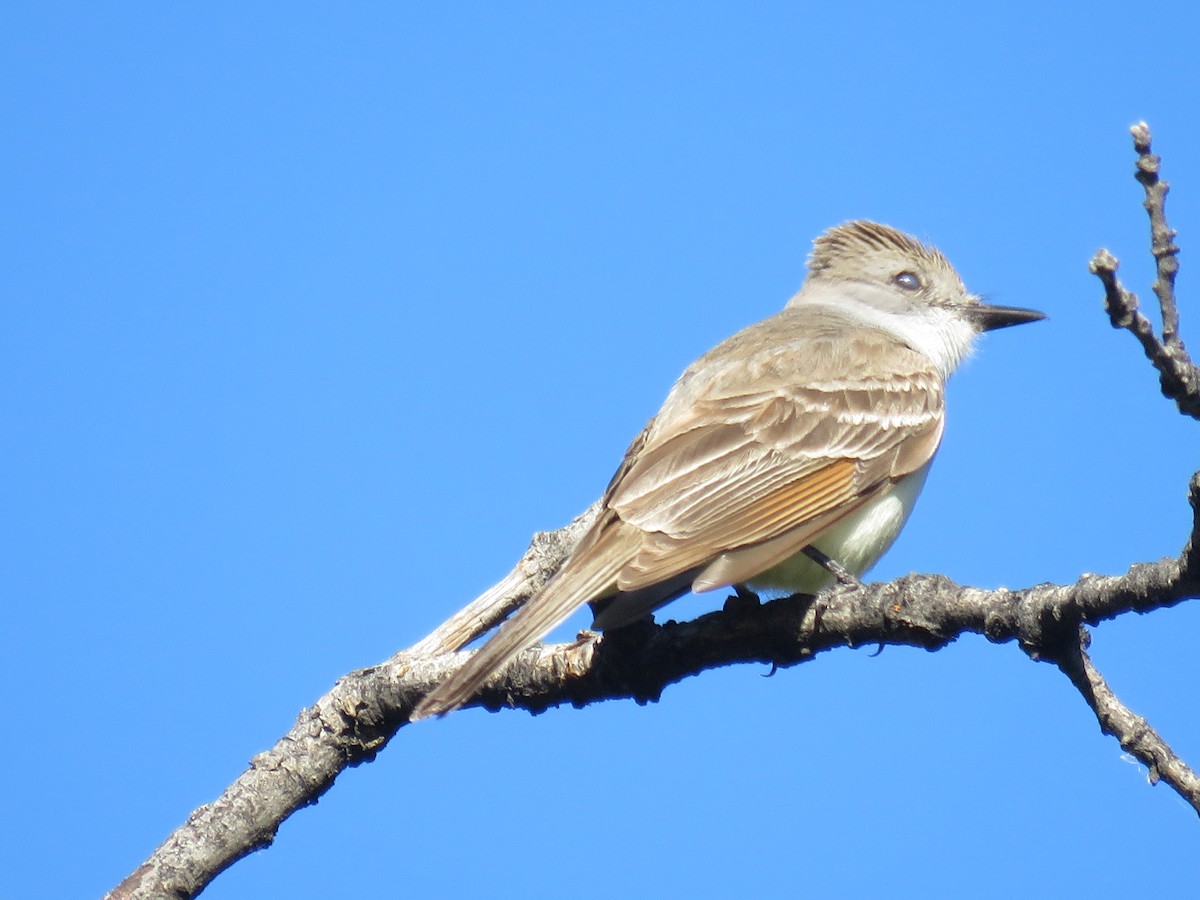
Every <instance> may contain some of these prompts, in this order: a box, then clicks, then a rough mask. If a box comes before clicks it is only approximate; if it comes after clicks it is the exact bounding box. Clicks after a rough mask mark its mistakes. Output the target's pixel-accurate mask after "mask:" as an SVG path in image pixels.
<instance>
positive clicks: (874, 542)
mask: <svg viewBox="0 0 1200 900" xmlns="http://www.w3.org/2000/svg"><path fill="white" fill-rule="evenodd" d="M807 270H808V271H807V275H806V277H805V279H804V281H803V283H802V285H801V287H800V290H799V291H798V292H797V293H796V294H795V295H794V296H793V297H792V298H791V299H790V300H789V301H788V303H787V304H786V306H785V307H784V308H783V309H782V310H781V311H780V312H778V313H776V314H775V315H772V316H769V317H768V318H766V319H763V320H762V321H760V322H757V323H755V324H752V325H750V326H748V327H747V328H745V329H743V330H741V331H739V332H738V333H736V334H734V335H733V336H732V337H730V338H728V339H726V340H724V341H722V342H721V343H720V344H718V345H717V346H716V347H714V348H713V349H712V350H710V351H709V352H707V353H705V354H704V355H703V356H701V357H700V358H699V359H697V360H696V361H695V362H694V363H692V364H691V365H690V366H688V368H687V369H686V370H685V371H684V373H683V374H682V375H681V376H680V378H679V379H678V381H676V382H675V385H674V386H673V387H672V388H671V390H670V392H669V393H668V395H667V398H666V400H665V401H664V403H663V405H662V408H661V409H660V410H659V412H658V413H657V414H656V415H655V416H654V417H653V418H652V419H651V420H650V422H649V424H648V425H647V426H646V427H645V428H644V429H643V430H642V432H641V433H640V434H639V435H638V436H637V437H636V438H635V439H634V440H633V442H632V443H631V444H630V445H629V449H628V450H627V451H626V452H625V456H624V458H623V459H622V460H621V463H620V465H619V466H618V467H617V470H616V473H615V474H614V475H613V477H612V480H611V481H610V482H609V484H608V487H607V489H606V490H605V492H604V494H603V497H602V501H601V510H600V514H599V516H598V518H596V520H595V521H594V524H592V526H591V527H590V528H589V530H588V531H587V532H586V533H585V534H584V536H583V537H582V539H581V540H580V541H579V543H578V545H577V546H576V547H575V549H574V551H573V552H572V553H571V554H570V555H569V556H568V557H567V559H566V560H565V561H564V562H563V564H562V566H561V567H560V569H559V570H558V572H557V573H556V574H555V575H554V576H553V577H551V578H550V579H549V580H548V581H547V582H546V583H545V584H544V585H543V586H542V588H541V589H540V590H539V591H538V592H537V593H535V594H534V595H533V596H532V597H531V598H530V599H529V600H528V601H527V602H526V603H525V605H524V606H523V607H522V608H521V609H519V610H518V611H517V612H516V613H515V614H514V615H513V616H512V617H511V618H510V619H508V621H506V622H504V623H503V624H502V625H501V626H500V628H499V629H498V630H497V632H496V633H495V634H494V635H493V636H492V637H491V639H490V640H488V641H487V642H486V643H485V644H484V645H483V646H482V647H481V648H480V649H478V650H476V651H475V652H473V653H472V654H471V655H470V656H469V657H468V658H467V659H466V661H465V662H464V663H463V664H462V666H461V667H459V668H458V669H457V670H456V671H454V672H452V673H451V674H449V675H448V676H447V677H446V678H445V679H444V680H443V681H442V682H441V683H440V684H438V685H436V686H435V687H434V688H433V689H432V690H431V691H430V692H429V693H428V694H427V695H426V696H425V697H424V698H423V699H422V700H421V701H420V702H419V703H418V704H417V705H416V707H415V708H414V710H413V713H412V715H411V717H410V718H411V719H412V720H417V719H422V718H426V717H429V716H436V715H444V714H445V713H448V712H450V711H451V710H453V709H455V708H457V707H459V706H461V705H462V704H463V703H465V702H466V701H467V700H469V699H470V698H471V697H472V696H473V695H474V694H475V693H476V692H477V691H478V690H479V688H480V687H481V686H482V685H483V684H484V682H485V681H487V680H488V678H490V677H491V676H492V675H493V674H494V673H496V672H497V671H499V670H500V669H502V668H503V667H504V666H505V665H506V664H507V663H508V662H509V661H510V660H511V659H512V658H513V657H514V656H515V655H516V654H518V653H520V652H521V651H522V650H524V649H525V648H526V647H528V646H530V645H532V644H533V643H535V642H537V641H538V640H540V639H541V638H543V637H544V636H545V635H546V634H547V633H548V632H549V631H550V630H552V629H553V628H554V627H556V626H557V625H558V624H560V623H561V622H562V621H564V620H565V619H566V618H567V617H568V616H569V615H571V614H572V613H573V612H574V611H575V610H577V609H579V608H580V607H582V606H583V605H584V604H591V605H592V608H593V611H594V614H595V618H594V623H593V627H594V628H597V629H601V630H612V629H614V628H620V627H622V626H624V625H627V624H629V623H630V622H632V621H635V620H637V619H640V618H643V617H645V616H646V615H648V614H649V613H651V612H652V611H653V610H655V609H657V608H658V607H660V606H662V605H663V604H665V603H667V602H669V601H671V600H673V599H675V598H676V597H678V596H680V595H682V594H683V593H686V592H687V591H688V590H691V591H693V592H696V593H702V592H705V591H711V590H715V589H718V588H723V587H734V588H740V589H749V590H752V591H756V592H773V593H782V594H816V593H817V592H819V591H820V590H822V589H824V588H825V587H827V586H828V585H829V584H831V583H832V582H833V581H834V579H835V577H836V576H837V575H838V574H841V575H843V576H845V577H850V578H856V577H857V576H860V575H862V574H863V573H865V572H866V571H867V570H868V569H869V568H870V567H871V566H872V565H873V564H874V563H875V562H876V561H877V560H878V559H879V557H880V556H881V555H882V554H883V553H884V552H885V551H886V550H887V549H888V547H890V546H891V544H892V542H893V541H894V540H895V538H896V536H897V535H898V534H899V532H900V529H901V528H902V527H903V526H904V523H905V521H906V520H907V519H908V516H909V513H910V512H911V511H912V508H913V505H914V503H915V502H916V499H917V495H918V494H919V493H920V491H921V488H922V486H923V485H924V483H925V478H926V475H927V474H928V471H929V466H930V464H931V463H932V461H933V458H934V455H935V454H936V452H937V449H938V445H939V444H940V442H941V439H942V433H943V430H944V426H945V385H946V380H947V379H948V378H949V377H950V374H951V373H952V372H953V371H954V370H955V369H956V368H957V367H958V365H959V364H960V363H961V362H962V361H963V359H964V358H966V357H967V356H968V355H969V353H970V352H971V350H972V348H973V345H974V343H975V340H976V338H977V337H978V336H979V335H980V334H981V333H982V332H985V331H992V330H995V329H999V328H1005V327H1008V326H1012V325H1018V324H1022V323H1026V322H1033V321H1036V320H1039V319H1043V318H1045V315H1044V314H1043V313H1041V312H1039V311H1037V310H1033V309H1026V308H1023V307H1013V306H997V305H992V304H989V303H985V302H983V301H982V300H981V299H980V298H979V297H978V296H976V295H974V294H972V293H971V292H969V291H968V290H967V288H966V287H965V285H964V284H963V281H962V279H961V278H960V277H959V275H958V273H957V272H956V271H955V269H954V267H953V266H952V265H951V263H950V262H949V260H947V259H946V257H945V256H943V255H942V253H941V252H940V251H939V250H937V249H936V248H935V247H933V246H932V245H929V244H926V243H923V242H922V241H920V240H919V239H917V238H915V237H913V236H911V235H908V234H905V233H903V232H901V231H898V230H896V229H894V228H892V227H890V226H887V225H883V224H880V223H877V222H871V221H866V220H854V221H849V222H846V223H843V224H841V225H837V226H835V227H833V228H830V229H829V230H827V231H825V232H824V233H823V234H821V235H820V236H819V237H817V238H816V239H815V240H814V241H813V248H812V252H811V253H810V255H809V257H808V265H807Z"/></svg>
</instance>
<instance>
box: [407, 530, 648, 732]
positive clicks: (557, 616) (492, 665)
mask: <svg viewBox="0 0 1200 900" xmlns="http://www.w3.org/2000/svg"><path fill="white" fill-rule="evenodd" d="M631 537H632V535H630V534H629V532H627V531H626V530H625V529H623V528H621V527H619V526H618V527H616V528H612V529H611V530H609V531H608V532H607V533H606V534H604V535H601V536H600V538H599V539H598V540H597V541H596V542H595V543H593V544H592V545H591V546H589V547H587V549H585V550H583V551H581V552H580V553H578V554H577V555H576V556H573V557H572V558H571V559H569V560H567V562H566V564H565V565H564V566H563V567H562V569H560V570H559V572H558V574H557V575H555V576H554V577H553V578H552V579H550V581H548V582H547V583H546V585H545V586H544V587H543V588H542V590H541V591H540V592H539V593H538V594H537V595H535V596H534V597H532V598H530V600H529V602H527V603H526V604H525V606H524V607H522V608H521V609H520V610H518V611H517V613H516V614H515V615H513V617H512V618H511V619H509V620H508V621H507V622H505V623H504V624H503V625H501V626H500V629H499V630H498V631H497V632H496V634H495V635H494V636H493V637H492V639H491V640H490V641H488V642H487V643H486V644H484V645H483V646H482V647H481V648H480V649H479V650H476V651H475V652H474V653H473V654H472V655H471V656H470V657H469V658H468V659H467V661H466V662H465V663H463V665H462V668H460V669H459V670H458V671H456V672H454V673H452V674H451V675H450V676H449V677H448V678H447V679H446V680H445V681H443V682H442V683H441V684H440V685H438V686H437V687H436V688H434V689H433V690H432V691H430V692H429V694H428V695H427V696H426V697H425V699H423V700H422V701H421V702H420V703H419V704H417V707H416V709H414V710H413V713H412V717H411V718H412V720H413V721H415V720H417V719H423V718H425V717H427V716H440V715H445V714H446V713H448V712H450V711H451V710H454V709H456V708H457V707H459V706H461V705H462V704H463V703H465V702H466V701H467V700H469V699H471V697H472V696H473V695H474V694H475V693H476V691H478V690H479V688H480V687H482V686H483V683H484V682H485V681H487V680H488V678H490V677H491V676H492V675H493V674H494V673H496V672H497V671H499V670H500V669H502V668H503V667H504V665H505V664H506V663H508V662H509V660H511V659H512V658H513V657H514V656H516V655H517V654H518V653H520V652H521V651H522V650H524V649H525V648H526V647H528V646H530V645H531V644H533V643H534V642H536V641H538V640H539V639H541V638H542V637H544V636H545V635H546V634H547V632H549V631H550V630H552V629H553V628H554V627H555V626H557V625H559V624H561V623H562V622H563V621H564V620H565V619H566V618H567V617H568V616H569V615H571V613H573V612H574V611H575V610H576V609H578V608H579V607H581V606H583V604H585V603H587V602H588V601H589V600H593V599H595V598H596V597H598V596H600V595H601V594H603V593H604V592H605V591H606V590H608V589H609V588H610V587H611V586H612V584H613V582H615V581H616V578H617V572H618V571H620V569H621V567H622V566H624V565H625V564H626V563H627V562H628V561H629V557H630V556H631V555H632V552H633V548H634V546H635V545H636V541H634V540H631Z"/></svg>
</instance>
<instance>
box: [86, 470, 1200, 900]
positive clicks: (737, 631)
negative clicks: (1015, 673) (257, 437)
mask: <svg viewBox="0 0 1200 900" xmlns="http://www.w3.org/2000/svg"><path fill="white" fill-rule="evenodd" d="M1197 484H1198V485H1200V475H1198V476H1197ZM1197 496H1200V488H1198V494H1197ZM1195 594H1196V585H1195V581H1194V579H1192V578H1191V577H1190V576H1189V573H1188V572H1187V571H1186V570H1185V567H1184V566H1183V564H1182V562H1181V560H1178V559H1164V560H1161V561H1159V562H1157V563H1149V564H1141V565H1137V566H1134V567H1133V568H1131V569H1130V570H1129V571H1128V572H1127V573H1126V574H1125V575H1122V576H1118V577H1102V576H1097V575H1088V576H1084V577H1083V578H1082V579H1080V581H1079V582H1078V583H1076V584H1074V585H1039V586H1036V587H1032V588H1028V589H1026V590H1021V591H1010V590H998V591H983V590H978V589H976V588H969V587H962V586H960V585H957V584H955V583H953V582H952V581H950V580H949V579H947V578H944V577H942V576H940V575H910V576H907V577H905V578H901V579H899V580H897V581H894V582H889V583H884V584H869V585H864V586H862V587H853V586H843V587H840V588H838V589H837V590H835V591H833V592H832V593H830V594H827V595H823V597H822V599H823V601H824V603H823V609H822V612H821V615H820V622H819V625H818V624H817V621H816V619H817V617H816V615H815V613H814V610H813V609H812V607H811V604H808V603H805V602H797V598H783V599H780V600H773V601H771V602H768V603H763V604H758V603H756V602H753V601H749V602H747V601H746V600H743V599H739V598H737V597H732V598H730V600H729V602H728V603H727V604H726V608H725V609H724V610H722V611H720V612H715V613H710V614H708V615H706V616H701V617H700V618H699V619H696V620H695V621H692V622H684V623H676V622H667V623H665V624H663V625H654V624H650V623H646V624H645V625H639V626H631V627H629V628H625V629H620V630H618V631H615V632H612V633H611V634H609V635H605V636H603V637H600V636H597V635H590V634H589V635H586V636H585V637H583V638H582V639H581V640H578V641H575V642H572V643H569V644H554V645H538V646H536V647H533V648H531V649H529V650H527V651H525V652H524V653H522V654H521V655H520V656H519V657H517V659H515V660H514V661H513V662H512V663H511V664H510V665H509V666H508V667H507V668H506V669H505V670H504V671H502V672H500V673H498V674H497V675H496V676H495V677H493V678H492V679H491V680H490V681H489V682H488V683H487V684H486V685H485V686H484V688H483V689H482V690H481V691H480V692H479V694H478V695H477V696H476V697H475V698H474V699H473V700H472V701H470V702H469V703H468V704H467V705H468V706H486V707H489V708H492V709H497V708H500V707H504V706H507V707H516V708H524V709H528V710H531V711H534V712H538V711H541V710H544V709H546V708H547V707H550V706H554V705H557V704H561V703H572V704H574V705H576V706H584V705H587V704H590V703H595V702H598V701H602V700H610V699H616V698H629V697H632V698H634V699H636V700H638V701H639V702H645V701H647V700H652V699H657V698H658V696H659V695H660V694H661V693H662V691H663V689H664V688H665V687H667V686H668V685H670V684H673V683H674V682H677V681H679V680H681V679H683V678H686V677H687V676H689V675H696V674H699V673H700V672H703V671H705V670H707V669H712V668H716V667H718V666H725V665H731V664H734V663H744V662H761V663H765V664H769V665H772V666H778V667H781V668H783V667H788V666H793V665H796V664H798V663H802V662H807V661H809V660H811V659H813V658H814V657H815V656H816V655H817V654H819V653H822V652H824V651H827V650H832V649H835V648H839V647H860V646H864V645H889V644H893V645H907V646H917V647H924V648H926V649H928V650H936V649H938V648H940V647H943V646H945V645H946V644H948V643H950V642H951V641H953V640H955V639H956V638H958V637H959V636H961V635H963V634H972V633H973V634H982V635H984V636H986V637H987V638H988V640H990V641H993V642H997V643H1003V642H1008V641H1014V640H1015V641H1018V642H1019V643H1020V645H1021V647H1022V648H1023V649H1024V650H1025V652H1026V653H1028V654H1029V655H1030V656H1032V657H1033V658H1035V659H1043V658H1045V659H1057V658H1058V657H1059V655H1060V654H1061V647H1062V646H1063V644H1064V640H1065V636H1070V635H1074V634H1075V633H1076V631H1077V630H1078V628H1079V627H1080V625H1082V624H1085V623H1086V624H1092V625H1094V624H1097V623H1098V622H1101V621H1103V620H1106V619H1111V618H1113V617H1115V616H1117V615H1120V614H1121V613H1125V612H1131V611H1137V612H1147V611H1149V610H1151V609H1157V608H1160V607H1165V606H1172V605H1174V604H1176V603H1178V602H1180V601H1181V600H1184V599H1187V598H1189V597H1192V596H1195ZM461 663H462V658H461V654H443V655H441V656H434V657H429V656H417V655H414V654H412V653H407V652H406V653H401V654H398V655H397V656H395V657H393V658H392V659H391V660H389V661H388V662H387V663H384V664H382V665H380V666H375V667H373V668H370V669H364V670H362V671H359V672H354V673H351V674H350V675H348V676H346V677H345V678H343V679H341V680H340V681H339V682H338V683H337V685H336V686H335V687H334V689H333V690H332V691H331V692H330V693H329V694H327V695H326V696H325V697H322V698H321V700H319V701H318V702H317V704H316V705H315V706H314V707H313V708H311V709H309V710H306V711H305V712H304V713H303V714H302V715H301V716H300V718H299V719H298V720H297V722H296V724H295V725H294V726H293V727H292V729H291V731H289V732H288V734H287V735H285V736H284V737H283V738H282V739H281V740H280V741H279V743H278V744H276V746H275V747H274V748H272V749H271V750H270V751H268V752H267V753H264V754H261V755H260V756H257V757H255V758H254V760H253V761H252V763H251V767H250V768H249V769H248V770H247V771H246V772H244V773H243V774H242V775H241V776H240V777H239V778H238V779H237V780H236V781H235V782H234V783H233V784H232V785H230V787H229V788H228V789H227V790H226V791H225V792H224V793H223V794H222V795H221V797H220V798H218V799H217V800H216V801H214V802H213V803H211V804H209V805H207V806H203V807H201V808H200V809H198V810H196V812H194V813H193V814H192V815H191V816H190V817H189V819H188V821H187V822H186V823H185V824H184V825H183V826H181V827H180V828H179V829H178V830H177V831H176V832H175V833H174V834H172V835H171V836H170V838H168V839H167V841H166V842H165V843H164V844H163V845H162V846H161V847H159V848H158V849H157V850H156V851H155V852H154V854H153V855H152V856H151V858H150V859H149V860H147V862H146V863H145V864H144V865H143V866H141V867H140V868H139V869H138V870H137V871H136V872H134V873H133V874H132V875H131V876H129V878H127V879H126V880H125V881H124V882H123V883H122V884H121V885H120V886H119V887H118V888H117V889H116V890H115V891H113V893H112V894H110V895H109V896H110V897H113V898H118V897H119V898H135V897H159V896H172V897H192V896H195V895H196V893H198V892H199V891H200V890H201V889H202V888H203V887H204V885H206V884H207V883H208V882H209V881H211V880H212V878H214V877H216V875H217V874H219V873H220V872H221V871H222V870H223V869H225V868H226V867H228V866H229V865H231V864H232V863H233V862H235V861H236V860H237V859H239V858H241V857H242V856H245V855H246V854H248V853H250V852H253V851H254V850H257V849H261V848H263V847H266V846H268V845H269V844H270V843H271V841H272V840H273V839H274V835H275V832H276V831H277V830H278V828H279V825H280V824H281V823H282V822H283V820H284V819H286V818H287V817H288V816H289V815H291V814H292V813H293V812H295V811H296V810H297V809H299V808H301V807H302V806H307V805H309V804H311V803H314V802H315V801H316V800H317V798H318V797H319V796H320V795H321V794H323V793H324V792H325V791H326V790H328V789H329V787H330V786H331V785H332V784H333V781H334V779H335V778H336V777H337V775H338V774H339V773H340V772H341V771H342V770H343V769H345V768H347V767H349V766H354V765H358V764H359V763H362V762H367V761H370V760H371V759H373V758H374V756H375V754H376V753H378V752H379V751H380V750H381V749H382V748H383V747H384V745H385V744H386V743H387V742H388V741H389V740H390V739H391V737H392V736H393V735H394V734H395V733H396V731H397V730H399V729H400V728H401V727H402V726H403V725H405V724H406V723H407V720H408V715H409V713H410V712H411V710H412V708H413V707H414V706H415V705H416V703H417V701H419V700H420V698H421V697H423V696H424V695H425V693H427V692H428V691H429V690H430V689H431V688H432V687H433V686H434V685H436V684H438V683H440V682H441V681H442V679H444V678H445V676H446V675H447V674H448V673H449V672H450V671H451V670H452V669H454V668H455V667H457V666H458V665H461ZM1169 783H1171V782H1169ZM1172 786H1174V783H1172Z"/></svg>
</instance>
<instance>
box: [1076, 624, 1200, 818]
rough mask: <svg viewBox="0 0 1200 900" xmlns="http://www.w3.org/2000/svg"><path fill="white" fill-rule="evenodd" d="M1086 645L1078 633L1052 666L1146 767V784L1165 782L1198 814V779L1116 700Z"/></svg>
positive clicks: (1083, 631)
mask: <svg viewBox="0 0 1200 900" xmlns="http://www.w3.org/2000/svg"><path fill="white" fill-rule="evenodd" d="M1090 643H1091V636H1090V635H1089V634H1088V632H1087V629H1085V628H1081V629H1079V635H1078V637H1077V638H1076V639H1075V640H1073V641H1069V642H1068V643H1067V644H1066V645H1064V647H1063V651H1062V653H1061V654H1060V655H1059V656H1058V657H1057V658H1056V659H1055V660H1054V662H1055V663H1056V664H1057V665H1058V667H1059V669H1060V670H1062V673H1063V674H1064V675H1066V676H1067V677H1068V678H1070V679H1071V683H1072V684H1074V685H1075V687H1076V688H1077V689H1078V690H1079V693H1080V694H1082V695H1083V699H1084V700H1086V701H1087V704H1088V706H1090V707H1091V709H1092V712H1094V713H1095V714H1096V719H1097V721H1099V723H1100V730H1101V731H1102V732H1104V733H1105V734H1107V735H1111V736H1112V737H1115V738H1116V739H1117V740H1118V741H1119V742H1120V744H1121V747H1122V749H1124V750H1125V752H1127V753H1129V754H1131V755H1133V756H1134V757H1135V758H1136V759H1138V760H1139V761H1140V762H1141V763H1143V764H1144V765H1145V766H1146V768H1147V769H1148V770H1149V776H1150V783H1151V784H1158V782H1159V781H1160V780H1162V781H1165V782H1166V783H1167V784H1168V785H1170V786H1171V787H1172V788H1174V789H1175V792H1176V793H1177V794H1179V796H1181V797H1182V798H1183V799H1184V800H1186V801H1187V802H1188V803H1189V804H1191V806H1192V808H1193V809H1194V810H1196V812H1197V813H1200V777H1197V776H1196V773H1195V772H1194V771H1192V769H1191V768H1189V767H1188V766H1187V764H1186V763H1184V761H1183V760H1181V759H1180V758H1179V757H1178V756H1176V754H1175V752H1174V751H1173V750H1172V749H1171V748H1170V747H1169V746H1168V745H1167V742H1166V741H1164V740H1163V739H1162V737H1161V736H1159V734H1158V732H1157V731H1155V730H1154V729H1153V728H1151V727H1150V723H1149V722H1147V721H1146V720H1145V719H1144V718H1142V717H1141V716H1139V715H1137V714H1135V713H1134V712H1133V711H1132V710H1131V709H1130V708H1129V707H1127V706H1126V705H1125V704H1124V703H1122V702H1121V701H1120V700H1119V699H1117V695H1116V694H1114V693H1113V691H1112V689H1111V688H1110V687H1109V686H1108V682H1106V681H1105V680H1104V677H1103V676H1102V675H1101V674H1100V672H1099V670H1098V669H1097V668H1096V667H1095V665H1093V663H1092V660H1091V658H1090V657H1089V656H1088V655H1087V647H1088V645H1089V644H1090Z"/></svg>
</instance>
